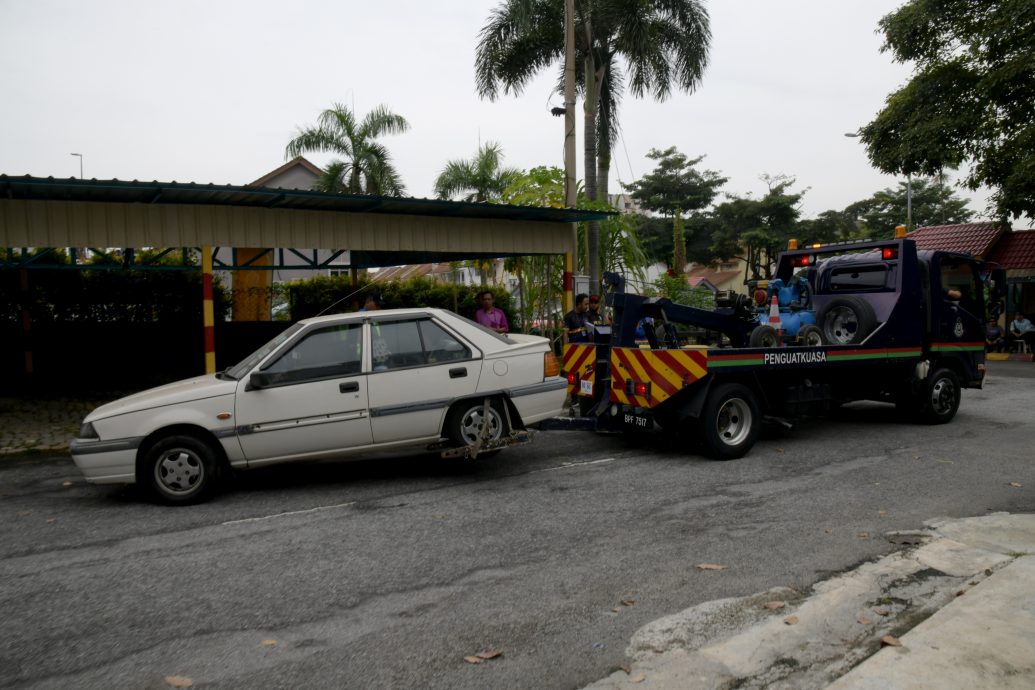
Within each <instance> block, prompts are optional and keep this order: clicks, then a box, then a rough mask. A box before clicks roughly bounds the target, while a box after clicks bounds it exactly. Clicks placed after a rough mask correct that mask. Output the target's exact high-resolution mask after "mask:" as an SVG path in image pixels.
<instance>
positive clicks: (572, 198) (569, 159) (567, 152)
mask: <svg viewBox="0 0 1035 690" xmlns="http://www.w3.org/2000/svg"><path fill="white" fill-rule="evenodd" d="M576 199H577V198H576V188H575V0H564V205H565V206H566V207H567V208H570V209H573V208H575V204H576ZM578 238H579V232H578V226H577V225H576V224H575V223H572V224H571V249H570V250H569V251H568V253H567V254H565V257H564V311H566V312H567V311H571V310H572V309H574V308H575V275H574V274H575V257H576V256H577V254H578V250H579V239H578Z"/></svg>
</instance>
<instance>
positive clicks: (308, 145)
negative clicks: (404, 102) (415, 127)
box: [284, 103, 410, 196]
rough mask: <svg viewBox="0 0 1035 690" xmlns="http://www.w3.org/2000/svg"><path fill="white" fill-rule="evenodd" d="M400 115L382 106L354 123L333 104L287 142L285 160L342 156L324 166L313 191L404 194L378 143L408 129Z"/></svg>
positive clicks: (344, 110)
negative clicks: (306, 155)
mask: <svg viewBox="0 0 1035 690" xmlns="http://www.w3.org/2000/svg"><path fill="white" fill-rule="evenodd" d="M409 127H410V126H409V124H408V123H407V122H406V120H405V119H404V118H403V117H402V116H401V115H396V114H395V113H393V112H392V111H390V110H389V109H388V108H387V107H385V106H383V105H382V106H378V107H377V108H375V109H374V110H371V111H370V112H369V113H367V114H366V117H364V118H363V119H362V120H357V118H356V114H355V113H353V112H352V111H351V110H350V109H349V108H348V107H346V106H344V105H342V104H340V103H335V104H334V107H332V108H330V109H328V110H325V111H323V112H322V113H321V114H320V118H319V120H318V123H317V125H316V126H315V127H306V128H299V130H298V134H297V135H296V136H295V138H294V139H292V140H291V141H290V142H288V145H287V148H286V149H285V152H284V156H285V158H294V157H295V156H300V155H302V154H304V153H309V152H310V151H326V152H331V153H336V154H338V155H339V156H342V158H343V159H344V160H335V161H333V162H331V164H330V165H328V166H327V169H326V170H325V171H324V174H323V175H322V176H321V177H320V179H319V180H317V182H316V184H315V185H314V187H313V188H314V189H318V190H319V191H325V192H345V193H348V194H387V195H393V196H401V195H403V194H404V193H405V191H406V190H405V188H404V187H403V184H402V180H401V178H400V177H399V173H398V172H397V171H396V169H395V167H394V166H393V165H392V160H391V156H390V155H389V154H388V149H387V148H385V146H384V145H383V144H381V143H380V142H378V141H377V139H378V138H379V137H382V136H384V135H386V134H397V133H400V132H405V131H406V130H407V129H409Z"/></svg>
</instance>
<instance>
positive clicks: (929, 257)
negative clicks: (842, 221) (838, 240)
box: [550, 238, 1005, 459]
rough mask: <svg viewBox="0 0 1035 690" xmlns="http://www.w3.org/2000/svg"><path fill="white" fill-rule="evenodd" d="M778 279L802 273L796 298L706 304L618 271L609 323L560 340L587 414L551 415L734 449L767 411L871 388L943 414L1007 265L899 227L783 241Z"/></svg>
mask: <svg viewBox="0 0 1035 690" xmlns="http://www.w3.org/2000/svg"><path fill="white" fill-rule="evenodd" d="M773 278H774V279H779V282H777V281H775V280H774V281H773V282H774V283H776V284H777V285H788V284H791V283H796V288H795V290H794V291H793V294H794V295H795V296H796V297H798V299H796V300H795V301H794V302H793V303H789V304H779V305H778V304H777V300H776V299H775V298H774V299H773V300H772V304H771V307H770V306H769V305H758V304H756V303H755V302H754V301H753V300H752V298H751V297H748V296H747V295H738V294H733V293H720V294H719V295H717V299H716V303H717V305H718V306H717V307H716V308H715V309H714V310H705V309H699V308H695V307H689V306H685V305H679V304H675V303H673V302H671V301H669V300H668V299H664V298H646V297H642V296H639V295H632V294H626V293H624V292H623V291H622V290H621V283H622V281H621V280H620V279H618V278H616V277H613V276H612V283H613V284H614V286H615V289H614V290H612V291H611V292H609V293H607V295H606V302H607V304H608V305H609V306H610V307H611V308H612V310H613V313H614V326H613V328H611V329H604V330H603V331H602V332H600V333H598V334H597V337H596V340H595V342H593V343H591V344H582V345H567V346H565V351H564V357H563V359H564V365H563V369H564V372H565V374H566V375H567V377H568V382H569V392H570V393H571V394H572V396H573V397H574V398H575V399H576V401H577V402H578V405H577V406H576V409H578V410H579V412H580V413H581V414H580V416H579V417H578V418H576V419H569V420H567V421H566V422H558V423H556V424H553V425H550V426H554V428H557V427H562V428H593V429H596V430H598V431H610V432H615V431H622V430H634V429H635V430H641V431H642V430H643V429H644V428H655V427H658V426H660V427H661V428H662V429H665V430H669V431H674V432H675V433H678V434H681V435H683V436H685V437H686V440H687V441H688V442H694V443H695V444H700V445H701V446H703V450H704V451H705V453H706V454H708V455H711V456H713V457H717V458H722V459H729V458H734V457H740V456H741V455H744V454H745V453H746V452H748V450H750V448H751V446H752V445H753V444H754V441H755V438H756V437H757V433H758V428H759V424H760V422H761V419H762V417H763V416H764V417H769V418H775V419H778V420H790V419H793V418H795V417H799V416H802V415H814V414H822V413H823V412H826V411H828V410H830V409H832V408H833V407H836V406H839V405H841V404H844V403H847V402H852V401H857V400H876V401H882V402H890V403H895V404H896V406H897V407H898V409H899V410H900V411H901V412H902V413H903V414H904V415H906V416H908V417H910V418H912V419H916V420H917V421H922V422H926V423H936V424H937V423H945V422H948V421H950V420H951V419H952V417H953V416H954V415H955V414H956V410H957V408H958V406H959V401H960V391H961V389H962V388H980V387H981V385H982V380H983V377H984V373H985V369H984V335H983V334H984V321H985V316H986V296H985V292H986V286H988V287H989V288H990V293H991V298H992V301H993V302H996V303H997V302H998V301H999V299H1000V297H999V293H1000V291H1001V290H1002V289H1003V287H1004V286H1005V274H1004V272H1003V271H1002V270H1001V269H993V268H992V267H989V266H986V265H984V264H982V263H981V262H980V261H978V260H976V259H974V258H973V257H970V256H967V255H963V254H957V253H950V252H941V251H920V252H918V251H917V249H916V245H915V243H914V242H913V241H912V240H909V239H904V238H899V239H894V240H886V241H877V242H857V243H843V244H838V245H826V246H811V247H807V248H803V249H790V250H788V251H786V252H783V253H782V254H781V255H780V257H779V259H778V261H777V265H776V270H775V271H774V274H773ZM770 308H771V311H770V314H771V315H770V317H769V319H771V321H769V320H767V319H766V317H765V312H766V311H767V310H770ZM780 312H783V313H784V314H787V313H788V312H794V313H796V314H808V315H809V318H803V319H799V320H798V322H799V323H802V324H812V323H814V324H815V325H814V326H813V325H809V326H808V327H802V328H800V329H798V332H797V333H795V335H794V336H789V335H787V334H785V333H783V332H782V330H781V328H780ZM645 317H650V318H651V319H652V320H653V328H647V329H646V342H645V343H644V342H642V341H640V342H638V341H637V339H636V336H635V333H636V327H637V325H640V324H642V323H643V320H644V318H645ZM785 318H786V317H785Z"/></svg>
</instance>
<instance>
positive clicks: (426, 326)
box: [420, 321, 471, 364]
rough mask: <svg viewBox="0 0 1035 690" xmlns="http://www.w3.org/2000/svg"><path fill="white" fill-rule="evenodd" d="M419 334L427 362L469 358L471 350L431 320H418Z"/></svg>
mask: <svg viewBox="0 0 1035 690" xmlns="http://www.w3.org/2000/svg"><path fill="white" fill-rule="evenodd" d="M420 334H421V339H422V340H423V341H424V354H425V355H426V357H427V361H428V363H429V364H435V363H438V362H453V361H456V360H464V359H470V358H471V350H470V349H468V347H467V346H466V345H464V344H463V343H461V342H460V341H459V340H457V339H456V338H454V337H453V336H452V335H450V334H449V333H448V332H446V330H445V329H443V328H442V327H441V326H439V325H438V324H436V323H434V322H432V321H421V322H420Z"/></svg>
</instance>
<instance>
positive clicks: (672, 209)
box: [625, 146, 729, 217]
mask: <svg viewBox="0 0 1035 690" xmlns="http://www.w3.org/2000/svg"><path fill="white" fill-rule="evenodd" d="M647 158H650V159H651V160H655V161H658V165H657V166H656V167H655V168H654V170H653V172H650V173H648V174H646V175H644V176H643V177H642V178H641V179H639V180H637V181H636V182H633V183H632V184H628V185H626V186H625V188H626V189H628V190H629V192H630V196H632V198H633V199H636V201H638V202H639V204H640V207H641V208H645V209H647V210H648V211H654V212H656V213H660V214H662V215H664V216H668V217H671V216H673V215H675V214H676V212H677V211H683V212H685V213H692V212H694V211H699V210H701V209H703V208H706V207H708V206H710V205H711V203H712V201H713V200H714V199H715V195H716V194H718V193H719V188H720V187H722V186H723V185H724V184H726V182H727V181H728V179H729V178H727V177H723V176H721V175H720V174H719V173H717V172H715V171H714V170H698V169H697V165H698V164H699V163H700V162H701V161H703V160H704V156H698V157H697V158H694V159H688V158H687V157H686V156H685V155H684V154H682V153H680V152H679V151H678V150H677V149H676V147H675V146H671V147H669V148H667V149H665V150H664V151H660V150H658V149H651V150H650V151H649V152H648V153H647Z"/></svg>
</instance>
